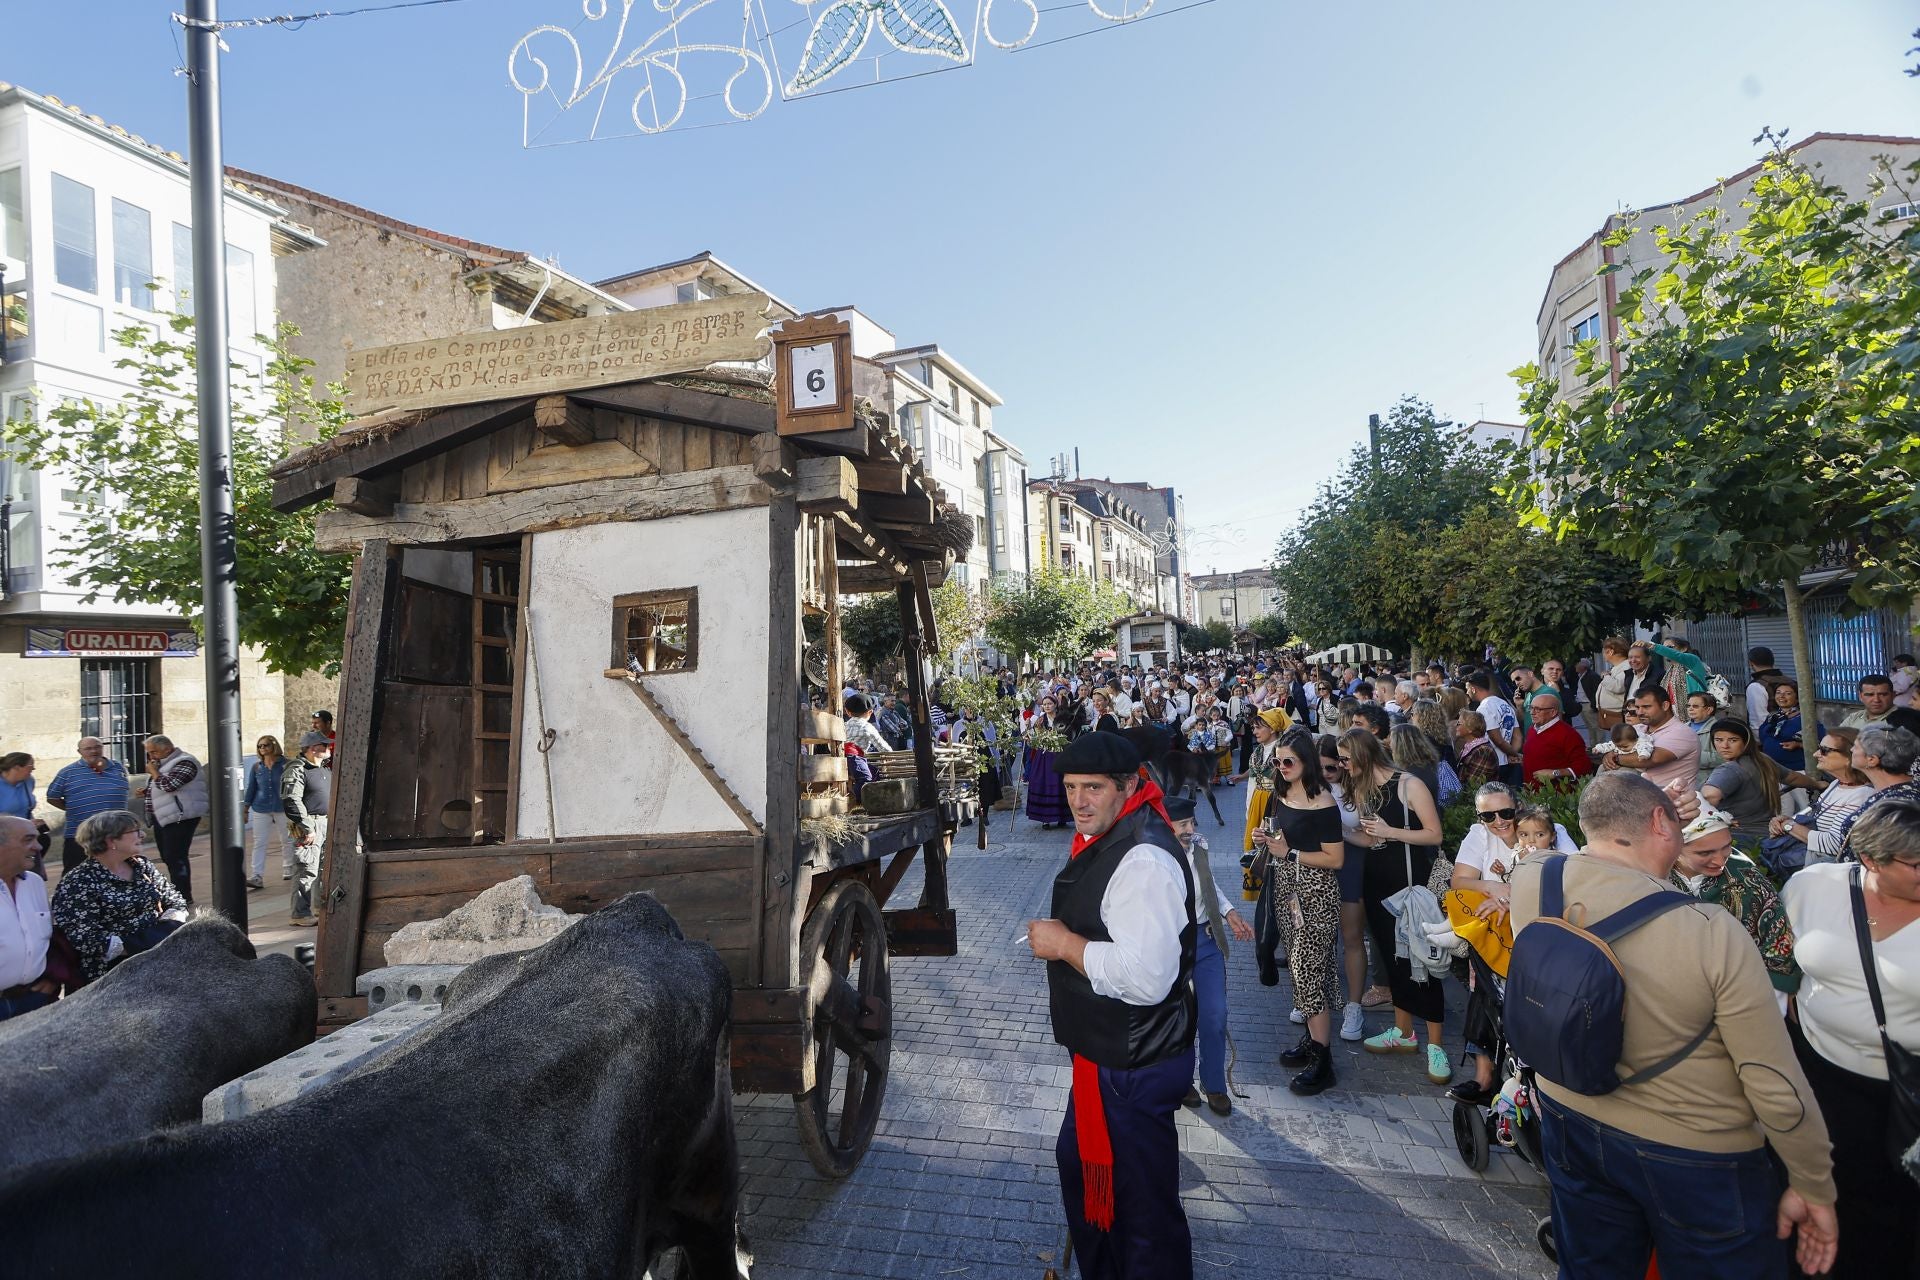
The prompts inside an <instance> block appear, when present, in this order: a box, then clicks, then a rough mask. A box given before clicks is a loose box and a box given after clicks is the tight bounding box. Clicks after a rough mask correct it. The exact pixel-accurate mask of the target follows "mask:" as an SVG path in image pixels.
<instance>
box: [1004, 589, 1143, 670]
mask: <svg viewBox="0 0 1920 1280" xmlns="http://www.w3.org/2000/svg"><path fill="white" fill-rule="evenodd" d="M1132 612H1133V606H1132V604H1131V602H1129V601H1128V599H1127V597H1126V595H1125V593H1123V592H1121V591H1120V590H1119V589H1118V588H1116V587H1115V586H1114V585H1113V584H1112V583H1110V582H1101V581H1096V580H1095V579H1092V578H1087V577H1082V576H1080V575H1078V574H1072V573H1068V572H1065V571H1064V570H1061V569H1058V568H1055V567H1053V566H1046V567H1043V568H1040V569H1037V570H1035V571H1034V572H1032V573H1029V574H1005V575H1003V576H1001V577H999V578H996V579H994V582H993V587H992V591H991V595H990V599H989V603H988V606H987V617H986V634H987V639H989V640H991V641H992V642H993V644H994V647H995V648H997V649H1000V650H1002V651H1003V652H1005V653H1009V654H1012V655H1014V657H1015V659H1016V660H1017V661H1019V662H1021V663H1023V664H1024V662H1025V661H1026V660H1027V659H1028V658H1039V659H1045V660H1052V661H1056V662H1070V661H1074V660H1076V659H1079V658H1081V657H1084V656H1085V655H1086V654H1088V653H1090V652H1092V651H1093V650H1095V649H1098V648H1104V647H1106V646H1107V645H1110V644H1112V643H1113V624H1114V623H1115V622H1116V621H1118V620H1119V619H1120V618H1123V617H1125V616H1127V615H1128V614H1129V613H1132Z"/></svg>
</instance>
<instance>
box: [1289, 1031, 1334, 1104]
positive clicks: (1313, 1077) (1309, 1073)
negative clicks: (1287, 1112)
mask: <svg viewBox="0 0 1920 1280" xmlns="http://www.w3.org/2000/svg"><path fill="white" fill-rule="evenodd" d="M1308 1044H1309V1045H1311V1046H1312V1048H1311V1054H1312V1061H1311V1062H1309V1063H1308V1064H1307V1069H1306V1070H1305V1071H1302V1072H1301V1073H1300V1074H1299V1075H1297V1076H1295V1077H1294V1078H1293V1079H1291V1080H1289V1081H1287V1088H1289V1089H1291V1090H1293V1092H1295V1093H1297V1094H1300V1095H1301V1096H1303V1097H1312V1096H1313V1095H1314V1094H1316V1093H1319V1092H1320V1091H1321V1090H1322V1089H1327V1088H1331V1087H1332V1086H1333V1083H1334V1075H1333V1052H1332V1051H1331V1050H1330V1049H1328V1048H1327V1046H1326V1045H1323V1044H1321V1043H1320V1042H1319V1041H1317V1040H1310V1041H1308Z"/></svg>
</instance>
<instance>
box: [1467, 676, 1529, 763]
mask: <svg viewBox="0 0 1920 1280" xmlns="http://www.w3.org/2000/svg"><path fill="white" fill-rule="evenodd" d="M1474 710H1475V711H1478V712H1479V713H1480V718H1481V719H1482V720H1485V721H1486V722H1487V729H1488V731H1489V732H1490V733H1498V734H1499V735H1500V736H1501V737H1503V738H1505V739H1506V740H1507V741H1508V742H1512V741H1513V739H1514V737H1515V735H1516V734H1518V732H1519V730H1520V714H1519V713H1518V712H1516V711H1515V710H1514V709H1513V704H1512V703H1511V702H1508V701H1507V700H1506V699H1505V698H1503V697H1501V696H1500V695H1499V694H1497V693H1490V694H1488V695H1487V696H1486V697H1484V698H1482V699H1480V705H1479V706H1477V707H1475V708H1474ZM1493 754H1494V756H1495V757H1496V758H1497V759H1498V760H1499V762H1500V763H1501V764H1506V763H1508V759H1507V753H1506V752H1504V751H1502V750H1501V749H1500V744H1499V743H1497V742H1496V743H1494V744H1493Z"/></svg>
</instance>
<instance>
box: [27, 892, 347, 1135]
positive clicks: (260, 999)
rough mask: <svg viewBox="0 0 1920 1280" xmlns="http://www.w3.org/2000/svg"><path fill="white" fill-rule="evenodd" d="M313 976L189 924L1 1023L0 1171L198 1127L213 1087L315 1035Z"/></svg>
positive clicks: (229, 933) (226, 934)
mask: <svg viewBox="0 0 1920 1280" xmlns="http://www.w3.org/2000/svg"><path fill="white" fill-rule="evenodd" d="M316 1005H317V1000H316V997H315V995H314V990H313V979H312V977H311V976H309V975H308V973H307V971H306V970H305V969H304V968H302V967H301V966H300V964H299V963H298V962H297V961H295V960H294V959H293V958H292V957H290V956H266V957H261V958H256V953H255V952H254V949H253V944H252V943H250V942H248V941H247V937H246V935H245V934H243V933H241V932H240V930H239V929H237V928H235V927H234V925H233V924H232V923H231V922H230V921H228V920H225V919H223V918H221V917H219V916H211V915H210V916H203V917H201V918H198V919H195V920H190V921H188V922H187V923H186V924H184V925H182V926H180V928H178V929H176V930H175V931H174V932H173V934H172V935H171V936H170V937H168V938H167V939H166V941H164V942H162V943H161V944H160V945H159V946H157V947H155V948H153V949H152V950H151V951H145V952H142V953H140V954H139V955H136V956H131V957H129V958H128V959H127V960H126V961H125V962H124V963H122V964H120V965H118V966H116V967H114V968H113V969H110V970H108V971H107V973H106V974H105V975H103V976H102V977H101V978H100V979H99V980H97V981H95V982H92V983H89V984H88V985H87V986H86V987H85V988H83V989H82V990H80V991H79V992H77V993H75V994H74V995H72V996H69V997H68V998H66V999H65V1000H62V1001H60V1002H59V1003H58V1004H53V1005H49V1006H48V1007H47V1008H45V1009H40V1010H36V1011H35V1012H33V1013H30V1014H27V1015H25V1016H24V1017H19V1018H13V1019H10V1020H8V1021H6V1022H0V1062H3V1063H5V1064H6V1070H5V1071H0V1115H4V1116H6V1117H7V1122H6V1123H7V1140H6V1142H5V1143H0V1172H4V1171H8V1170H12V1169H18V1168H22V1167H24V1166H26V1165H30V1164H34V1163H37V1162H39V1161H43V1160H54V1159H60V1158H62V1157H66V1156H73V1155H79V1154H81V1153H83V1152H87V1151H93V1150H95V1149H97V1148H100V1147H107V1146H112V1145H113V1144H115V1143H119V1142H125V1141H127V1140H129V1139H131V1138H138V1137H141V1136H143V1135H145V1134H149V1133H152V1132H154V1131H155V1130H156V1129H163V1128H165V1127H167V1126H169V1125H178V1124H194V1123H198V1122H199V1119H200V1102H201V1099H203V1098H205V1097H206V1095H207V1094H208V1093H209V1092H211V1091H212V1090H213V1089H214V1088H216V1087H218V1086H219V1085H223V1084H225V1083H226V1082H227V1081H229V1080H232V1079H235V1078H236V1077H239V1076H242V1075H245V1074H246V1073H247V1072H249V1071H252V1070H254V1069H255V1068H257V1067H261V1066H265V1065H266V1064H267V1063H269V1062H272V1061H273V1060H274V1059H275V1058H279V1057H283V1056H284V1055H286V1054H289V1053H291V1052H293V1051H294V1050H295V1049H298V1048H299V1047H300V1046H301V1045H303V1044H306V1043H307V1042H309V1041H310V1040H312V1039H313V1022H314V1013H315V1009H316Z"/></svg>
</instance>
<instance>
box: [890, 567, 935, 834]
mask: <svg viewBox="0 0 1920 1280" xmlns="http://www.w3.org/2000/svg"><path fill="white" fill-rule="evenodd" d="M894 590H895V593H896V595H897V597H898V599H899V602H900V652H901V656H903V657H904V658H905V659H906V668H907V714H908V716H910V717H911V718H912V720H913V772H914V777H915V778H917V779H918V780H919V784H920V803H921V804H922V805H924V806H926V807H929V808H931V807H932V806H933V805H935V804H938V803H939V800H940V779H939V777H938V776H937V775H936V774H935V773H934V769H933V709H932V707H931V705H930V704H929V703H928V701H927V659H926V655H927V652H928V650H927V646H926V642H925V640H924V638H923V637H922V636H921V634H920V616H919V613H918V611H917V610H916V609H915V607H914V602H913V597H914V586H913V583H911V582H902V583H901V584H900V585H899V586H898V587H896V588H895V589H894ZM933 652H936V653H937V652H939V650H937V649H936V650H934V651H933Z"/></svg>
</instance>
